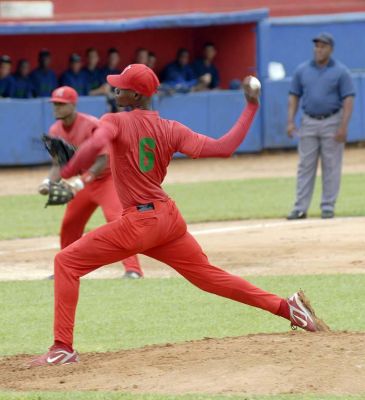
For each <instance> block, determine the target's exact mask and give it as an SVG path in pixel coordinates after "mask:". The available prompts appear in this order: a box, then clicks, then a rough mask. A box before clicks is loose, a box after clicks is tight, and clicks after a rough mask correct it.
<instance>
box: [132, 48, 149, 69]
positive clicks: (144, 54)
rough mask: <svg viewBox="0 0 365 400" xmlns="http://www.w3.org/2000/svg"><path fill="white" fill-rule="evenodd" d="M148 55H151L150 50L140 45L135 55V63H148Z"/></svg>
mask: <svg viewBox="0 0 365 400" xmlns="http://www.w3.org/2000/svg"><path fill="white" fill-rule="evenodd" d="M148 56H149V51H148V50H147V49H145V48H143V47H140V48H138V49H137V50H136V53H135V57H134V63H135V64H144V65H147V64H148Z"/></svg>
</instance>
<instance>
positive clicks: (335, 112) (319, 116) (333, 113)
mask: <svg viewBox="0 0 365 400" xmlns="http://www.w3.org/2000/svg"><path fill="white" fill-rule="evenodd" d="M339 111H340V110H336V111H332V112H331V113H329V114H319V115H313V114H308V113H305V114H306V115H308V117H311V118H313V119H326V118H329V117H331V116H332V115H335V114H337V113H338V112H339Z"/></svg>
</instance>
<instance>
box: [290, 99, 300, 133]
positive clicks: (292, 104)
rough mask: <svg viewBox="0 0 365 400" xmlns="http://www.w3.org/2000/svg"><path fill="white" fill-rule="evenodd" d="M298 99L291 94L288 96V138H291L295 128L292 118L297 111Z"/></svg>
mask: <svg viewBox="0 0 365 400" xmlns="http://www.w3.org/2000/svg"><path fill="white" fill-rule="evenodd" d="M298 105H299V97H298V96H295V95H293V94H290V95H289V100H288V125H287V133H288V136H289V137H293V135H294V132H295V131H296V129H297V127H296V126H295V122H294V118H295V115H296V113H297V111H298Z"/></svg>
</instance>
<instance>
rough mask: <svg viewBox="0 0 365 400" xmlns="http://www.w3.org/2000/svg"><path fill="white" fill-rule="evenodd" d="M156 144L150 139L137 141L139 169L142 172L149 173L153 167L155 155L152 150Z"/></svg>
mask: <svg viewBox="0 0 365 400" xmlns="http://www.w3.org/2000/svg"><path fill="white" fill-rule="evenodd" d="M155 147H156V142H155V140H154V139H152V138H149V137H147V138H142V139H141V140H140V141H139V169H140V170H141V171H142V172H149V171H151V170H152V169H153V167H154V166H155V153H154V152H153V150H154V149H155Z"/></svg>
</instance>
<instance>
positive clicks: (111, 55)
mask: <svg viewBox="0 0 365 400" xmlns="http://www.w3.org/2000/svg"><path fill="white" fill-rule="evenodd" d="M120 71H121V68H120V55H119V51H118V50H117V49H116V48H114V47H112V48H110V49H109V50H108V57H107V60H106V65H105V66H104V67H103V68H102V69H101V77H102V82H103V83H107V82H106V77H107V75H118V74H120Z"/></svg>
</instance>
